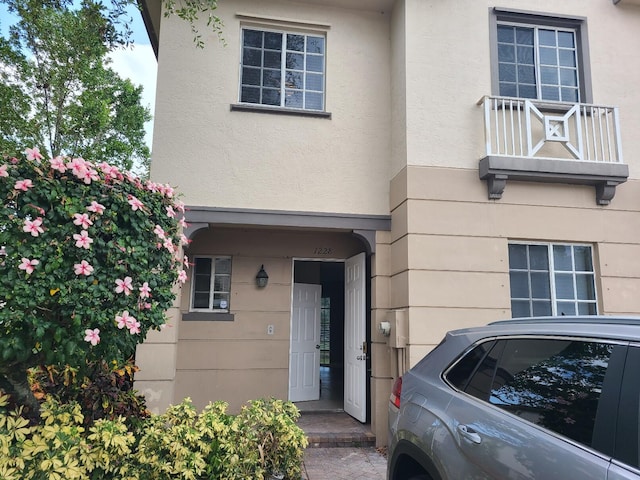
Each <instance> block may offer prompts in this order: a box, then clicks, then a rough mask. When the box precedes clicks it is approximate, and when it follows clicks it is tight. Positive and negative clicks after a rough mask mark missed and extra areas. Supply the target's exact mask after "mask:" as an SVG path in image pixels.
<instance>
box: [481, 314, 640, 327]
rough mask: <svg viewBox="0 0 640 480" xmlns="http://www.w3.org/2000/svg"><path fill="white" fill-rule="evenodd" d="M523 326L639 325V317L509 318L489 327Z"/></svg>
mask: <svg viewBox="0 0 640 480" xmlns="http://www.w3.org/2000/svg"><path fill="white" fill-rule="evenodd" d="M520 323H522V324H525V323H588V324H608V325H640V317H609V316H604V315H584V316H557V317H526V318H510V319H508V320H498V321H495V322H491V323H489V325H505V324H516V325H517V324H520Z"/></svg>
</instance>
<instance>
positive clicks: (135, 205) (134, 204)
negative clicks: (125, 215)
mask: <svg viewBox="0 0 640 480" xmlns="http://www.w3.org/2000/svg"><path fill="white" fill-rule="evenodd" d="M127 202H128V203H129V205H131V210H133V211H134V212H135V211H136V210H138V209H141V208H142V207H144V203H142V202H141V201H140V200H138V199H137V198H136V197H134V196H133V195H129V200H127Z"/></svg>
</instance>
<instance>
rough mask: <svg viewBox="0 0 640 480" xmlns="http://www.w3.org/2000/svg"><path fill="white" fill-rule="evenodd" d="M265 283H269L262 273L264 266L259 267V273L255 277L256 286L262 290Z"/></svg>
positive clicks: (267, 276)
mask: <svg viewBox="0 0 640 480" xmlns="http://www.w3.org/2000/svg"><path fill="white" fill-rule="evenodd" d="M267 283H269V275H267V272H265V271H264V265H261V266H260V271H259V272H258V274H257V275H256V285H258V287H259V288H264V287H266V286H267Z"/></svg>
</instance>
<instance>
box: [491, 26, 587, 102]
mask: <svg viewBox="0 0 640 480" xmlns="http://www.w3.org/2000/svg"><path fill="white" fill-rule="evenodd" d="M575 35H576V31H575V30H568V29H554V28H549V27H539V26H519V25H512V24H499V25H498V45H497V47H498V48H497V51H498V79H499V94H500V95H502V96H517V97H520V98H537V99H541V100H556V101H564V102H578V101H580V85H579V80H578V79H579V75H578V57H577V54H578V51H577V47H576V39H575Z"/></svg>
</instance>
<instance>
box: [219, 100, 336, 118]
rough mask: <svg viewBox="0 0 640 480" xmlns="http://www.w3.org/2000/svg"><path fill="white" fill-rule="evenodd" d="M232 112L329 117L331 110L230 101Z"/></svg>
mask: <svg viewBox="0 0 640 480" xmlns="http://www.w3.org/2000/svg"><path fill="white" fill-rule="evenodd" d="M231 111H232V112H255V113H275V114H279V115H295V116H299V117H315V118H327V119H331V112H321V111H318V110H298V109H296V108H283V107H269V106H265V105H249V104H246V103H232V104H231Z"/></svg>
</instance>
